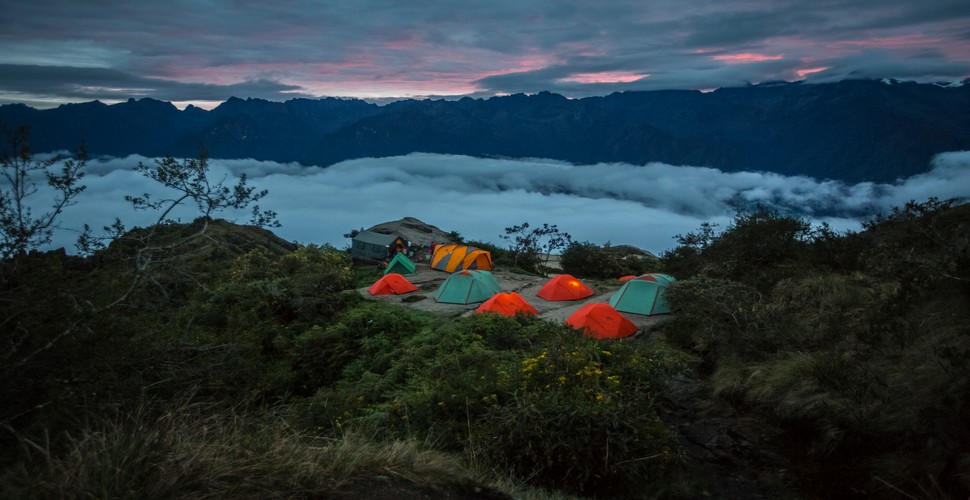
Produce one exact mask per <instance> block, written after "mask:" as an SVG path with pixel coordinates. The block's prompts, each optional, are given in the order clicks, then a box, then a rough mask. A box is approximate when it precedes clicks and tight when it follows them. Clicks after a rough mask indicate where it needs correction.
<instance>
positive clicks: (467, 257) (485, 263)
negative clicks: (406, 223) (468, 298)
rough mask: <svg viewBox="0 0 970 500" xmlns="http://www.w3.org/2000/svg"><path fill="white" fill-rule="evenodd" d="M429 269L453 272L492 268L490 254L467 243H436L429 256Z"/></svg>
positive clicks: (488, 269)
mask: <svg viewBox="0 0 970 500" xmlns="http://www.w3.org/2000/svg"><path fill="white" fill-rule="evenodd" d="M431 269H437V270H439V271H445V272H448V273H453V272H455V271H465V270H468V269H477V270H479V271H490V270H491V269H492V254H491V253H490V252H487V251H485V250H480V249H478V248H475V247H470V246H467V245H458V244H454V243H453V244H450V245H438V246H437V247H435V249H434V255H432V256H431Z"/></svg>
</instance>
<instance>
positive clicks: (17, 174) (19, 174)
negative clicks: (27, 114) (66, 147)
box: [0, 126, 87, 260]
mask: <svg viewBox="0 0 970 500" xmlns="http://www.w3.org/2000/svg"><path fill="white" fill-rule="evenodd" d="M4 133H5V134H6V136H7V146H8V147H9V150H6V149H5V150H4V151H3V152H2V153H0V177H2V181H3V182H2V184H0V259H2V260H7V259H10V258H11V257H14V256H17V255H23V254H25V253H26V252H27V251H28V250H32V249H34V248H37V247H39V246H41V245H44V244H47V243H50V241H51V235H52V234H53V231H54V229H56V228H57V219H58V217H59V216H60V215H61V214H62V213H63V212H64V209H66V208H67V207H69V206H71V205H73V204H74V203H75V201H74V199H75V198H76V197H77V195H79V194H80V193H81V192H82V191H84V188H85V186H84V185H82V184H81V179H82V178H83V177H84V171H83V170H84V167H85V166H86V165H87V151H86V150H85V148H84V145H83V144H82V145H81V147H80V148H79V149H78V150H77V152H76V153H75V154H74V157H73V158H71V159H67V160H65V159H64V158H61V157H60V156H55V157H53V158H50V159H48V160H43V161H37V160H35V159H34V158H33V154H32V153H31V150H30V144H29V143H28V140H27V139H28V136H29V134H30V129H29V128H28V127H26V126H21V127H19V128H18V129H16V130H10V129H6V128H4ZM58 164H60V167H61V168H60V172H57V171H56V170H55V166H57V165H58ZM41 179H43V181H45V183H46V185H47V189H46V191H48V192H49V194H50V195H51V196H52V198H53V199H52V202H51V205H50V206H49V207H48V208H47V209H46V211H35V209H34V207H32V206H31V200H32V198H33V197H34V196H35V195H39V194H40V193H41V188H40V186H38V181H40V180H41Z"/></svg>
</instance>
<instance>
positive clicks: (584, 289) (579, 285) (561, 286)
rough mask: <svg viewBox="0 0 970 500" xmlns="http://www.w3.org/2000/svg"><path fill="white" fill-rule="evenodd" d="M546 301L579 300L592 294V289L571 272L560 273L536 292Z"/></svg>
mask: <svg viewBox="0 0 970 500" xmlns="http://www.w3.org/2000/svg"><path fill="white" fill-rule="evenodd" d="M536 296H537V297H541V298H543V299H546V300H548V301H557V300H579V299H585V298H586V297H592V296H593V290H592V289H591V288H590V287H588V286H586V285H585V284H583V282H582V281H579V280H578V279H576V278H574V277H573V276H572V275H571V274H560V275H559V276H556V277H555V278H552V279H551V280H549V281H547V282H546V284H545V285H542V288H540V289H539V291H538V292H537V293H536Z"/></svg>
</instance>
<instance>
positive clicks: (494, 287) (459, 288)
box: [434, 270, 502, 304]
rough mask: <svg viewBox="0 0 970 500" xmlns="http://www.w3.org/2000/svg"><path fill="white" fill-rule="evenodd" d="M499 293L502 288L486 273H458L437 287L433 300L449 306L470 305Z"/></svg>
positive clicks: (474, 271) (475, 271)
mask: <svg viewBox="0 0 970 500" xmlns="http://www.w3.org/2000/svg"><path fill="white" fill-rule="evenodd" d="M500 291H502V287H500V286H499V285H498V281H497V280H496V279H495V276H493V275H492V273H490V272H488V271H477V270H472V271H458V272H457V273H454V274H452V275H451V276H448V278H447V279H445V282H444V283H442V284H441V286H440V287H438V290H437V291H436V292H435V293H434V299H435V300H436V301H438V302H446V303H449V304H472V303H475V302H483V301H485V300H488V299H489V298H490V297H491V296H492V295H495V294H496V293H498V292H500Z"/></svg>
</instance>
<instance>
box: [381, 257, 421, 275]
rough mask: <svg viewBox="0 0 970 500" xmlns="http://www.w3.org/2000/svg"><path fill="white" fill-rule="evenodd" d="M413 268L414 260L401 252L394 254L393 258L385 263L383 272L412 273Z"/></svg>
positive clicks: (414, 267)
mask: <svg viewBox="0 0 970 500" xmlns="http://www.w3.org/2000/svg"><path fill="white" fill-rule="evenodd" d="M415 269H416V266H415V265H414V262H412V261H411V259H409V258H408V257H407V256H406V255H404V254H403V253H399V254H395V255H394V258H393V259H391V262H390V263H389V264H388V265H387V269H384V274H390V273H397V274H414V270H415Z"/></svg>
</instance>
